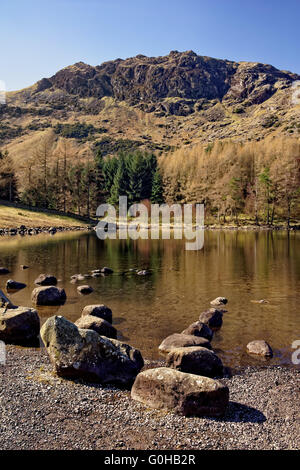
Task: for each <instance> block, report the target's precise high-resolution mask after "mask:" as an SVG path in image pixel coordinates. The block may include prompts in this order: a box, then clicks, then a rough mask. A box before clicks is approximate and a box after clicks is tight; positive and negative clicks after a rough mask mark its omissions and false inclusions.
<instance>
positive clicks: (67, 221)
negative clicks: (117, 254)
mask: <svg viewBox="0 0 300 470" xmlns="http://www.w3.org/2000/svg"><path fill="white" fill-rule="evenodd" d="M21 225H25V226H26V227H30V228H31V227H75V226H76V227H88V224H87V223H86V222H83V221H82V220H79V219H77V218H72V217H67V216H62V215H58V214H51V213H46V212H42V211H41V212H38V211H32V210H28V209H22V208H16V207H10V206H9V205H4V204H0V229H3V228H11V227H20V226H21Z"/></svg>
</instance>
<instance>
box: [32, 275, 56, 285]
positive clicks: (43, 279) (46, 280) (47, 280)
mask: <svg viewBox="0 0 300 470" xmlns="http://www.w3.org/2000/svg"><path fill="white" fill-rule="evenodd" d="M34 283H35V284H38V285H40V286H56V284H57V279H56V277H55V276H52V275H51V274H40V275H39V277H38V278H37V279H36V280H35V281H34Z"/></svg>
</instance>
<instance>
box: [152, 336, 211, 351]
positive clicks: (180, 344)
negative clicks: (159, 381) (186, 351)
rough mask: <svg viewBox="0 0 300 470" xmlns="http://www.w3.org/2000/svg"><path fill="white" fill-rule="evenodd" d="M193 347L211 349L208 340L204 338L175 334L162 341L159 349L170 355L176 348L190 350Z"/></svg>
mask: <svg viewBox="0 0 300 470" xmlns="http://www.w3.org/2000/svg"><path fill="white" fill-rule="evenodd" d="M193 346H202V347H203V348H207V349H211V344H210V342H209V341H208V339H206V338H203V337H202V336H195V335H184V334H182V333H174V334H173V335H170V336H168V337H167V338H165V339H164V340H163V341H162V343H161V344H160V345H159V347H158V349H159V351H160V352H162V353H165V354H168V353H169V352H170V351H172V350H173V349H174V348H188V347H193Z"/></svg>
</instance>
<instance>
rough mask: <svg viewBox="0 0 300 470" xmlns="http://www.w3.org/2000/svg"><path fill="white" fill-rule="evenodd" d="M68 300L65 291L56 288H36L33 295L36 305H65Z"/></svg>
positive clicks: (32, 298)
mask: <svg viewBox="0 0 300 470" xmlns="http://www.w3.org/2000/svg"><path fill="white" fill-rule="evenodd" d="M66 299H67V296H66V293H65V291H64V289H60V288H58V287H55V286H49V287H47V286H45V287H36V288H35V289H34V290H33V291H32V294H31V300H32V303H33V304H34V305H63V304H64V303H65V301H66Z"/></svg>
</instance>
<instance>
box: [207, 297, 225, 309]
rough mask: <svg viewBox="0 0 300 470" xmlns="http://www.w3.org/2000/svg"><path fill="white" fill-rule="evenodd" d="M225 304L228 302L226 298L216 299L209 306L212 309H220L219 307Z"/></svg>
mask: <svg viewBox="0 0 300 470" xmlns="http://www.w3.org/2000/svg"><path fill="white" fill-rule="evenodd" d="M227 302H228V300H227V299H226V297H217V298H216V299H214V300H212V301H211V302H210V304H211V305H213V306H214V307H220V306H221V305H226V304H227Z"/></svg>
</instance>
